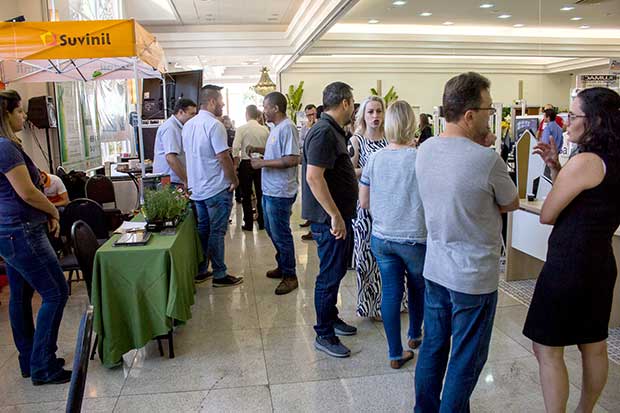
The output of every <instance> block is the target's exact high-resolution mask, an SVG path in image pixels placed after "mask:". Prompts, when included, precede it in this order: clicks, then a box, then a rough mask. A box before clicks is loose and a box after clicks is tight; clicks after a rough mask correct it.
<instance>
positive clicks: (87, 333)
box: [66, 306, 93, 413]
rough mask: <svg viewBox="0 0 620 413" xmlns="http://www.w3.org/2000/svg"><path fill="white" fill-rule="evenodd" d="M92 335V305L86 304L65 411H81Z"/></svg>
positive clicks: (72, 412) (79, 330) (74, 412)
mask: <svg viewBox="0 0 620 413" xmlns="http://www.w3.org/2000/svg"><path fill="white" fill-rule="evenodd" d="M92 335H93V306H88V309H86V311H85V312H84V315H83V316H82V320H81V321H80V328H79V329H78V336H77V342H76V343H75V356H74V358H73V370H72V372H71V384H70V386H69V397H68V399H67V409H66V412H67V413H78V412H80V411H82V400H83V399H84V387H85V386H86V376H87V375H88V360H89V355H90V340H91V337H92Z"/></svg>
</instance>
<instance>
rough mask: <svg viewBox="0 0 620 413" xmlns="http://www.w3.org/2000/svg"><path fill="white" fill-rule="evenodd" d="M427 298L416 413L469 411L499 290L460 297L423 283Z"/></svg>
mask: <svg viewBox="0 0 620 413" xmlns="http://www.w3.org/2000/svg"><path fill="white" fill-rule="evenodd" d="M425 299H426V301H425V305H426V307H425V309H424V341H423V343H422V347H421V349H420V356H419V358H418V364H417V366H416V370H415V395H416V405H415V412H417V413H434V412H441V413H448V412H450V413H461V412H469V411H470V410H469V398H470V396H471V394H472V392H473V391H474V387H475V386H476V382H477V381H478V376H480V372H481V371H482V368H483V367H484V363H485V362H486V360H487V356H488V354H489V343H490V341H491V331H492V329H493V319H494V318H495V307H496V305H497V291H495V292H492V293H490V294H480V295H472V294H463V293H459V292H456V291H452V290H449V289H447V288H445V287H442V286H441V285H439V284H437V283H434V282H432V281H429V280H426V293H425ZM450 336H452V350H450ZM448 356H450V360H449V361H448ZM446 367H447V370H448V372H447V374H446ZM444 375H445V377H446V381H445V383H444V385H443V394H442V397H441V401H440V400H439V395H440V394H441V384H442V381H443V379H444Z"/></svg>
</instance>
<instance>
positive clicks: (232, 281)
mask: <svg viewBox="0 0 620 413" xmlns="http://www.w3.org/2000/svg"><path fill="white" fill-rule="evenodd" d="M221 89H222V88H221V87H219V86H214V85H206V86H203V88H202V89H201V92H200V112H198V114H197V115H196V116H194V117H193V118H192V119H190V120H189V121H188V122H187V123H186V124H185V126H184V127H183V131H182V135H183V148H184V149H185V154H186V162H187V185H188V188H189V190H190V191H191V197H190V198H191V199H192V200H193V201H194V206H195V208H196V214H197V217H198V235H199V237H200V242H201V244H202V249H203V252H204V256H205V264H204V267H203V268H201V270H200V273H199V274H198V275H197V276H196V278H195V281H196V282H198V283H200V282H203V281H205V280H206V279H207V278H209V277H210V276H211V275H212V276H213V286H214V287H228V286H232V285H237V284H240V283H242V282H243V278H240V277H233V276H232V275H228V274H227V273H226V270H227V268H226V264H225V263H224V238H225V236H226V231H227V229H228V218H229V217H230V211H231V209H232V196H233V192H234V191H235V188H236V187H237V186H238V185H239V180H238V179H237V175H236V174H235V170H234V167H233V160H232V157H231V156H230V148H229V147H228V135H227V134H226V128H224V125H223V124H222V122H220V121H219V120H218V119H217V118H218V117H220V116H222V109H223V108H224V99H223V98H222V94H221V93H220V90H221ZM209 260H211V265H212V267H213V274H211V273H209V272H208V271H207V268H208V266H209Z"/></svg>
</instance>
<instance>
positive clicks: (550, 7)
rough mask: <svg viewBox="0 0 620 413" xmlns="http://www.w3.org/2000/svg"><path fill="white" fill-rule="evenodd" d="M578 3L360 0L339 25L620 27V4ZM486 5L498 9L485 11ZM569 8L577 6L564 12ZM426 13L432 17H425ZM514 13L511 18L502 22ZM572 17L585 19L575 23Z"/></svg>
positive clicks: (606, 0)
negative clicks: (400, 3)
mask: <svg viewBox="0 0 620 413" xmlns="http://www.w3.org/2000/svg"><path fill="white" fill-rule="evenodd" d="M575 2H576V0H488V1H487V0H408V1H407V4H405V5H404V6H394V5H393V4H392V0H360V2H359V3H358V4H357V5H356V6H355V7H353V9H352V10H351V11H350V12H349V13H348V14H347V15H346V16H345V18H343V19H341V20H340V22H339V23H367V22H368V20H369V19H377V20H379V21H380V23H379V24H428V25H442V24H443V23H444V22H446V21H450V22H453V23H454V24H455V25H468V26H470V25H475V26H506V27H511V26H512V25H513V24H525V25H526V26H545V27H549V26H551V27H563V28H578V27H579V26H581V25H589V26H591V27H592V28H599V29H619V28H620V1H618V0H596V1H592V0H587V3H588V4H574V3H575ZM482 3H491V4H494V5H495V6H494V7H492V8H489V9H481V8H480V5H481V4H482ZM566 5H572V6H574V7H575V9H574V10H571V11H561V10H560V8H561V7H563V6H566ZM422 12H430V13H432V16H429V17H422V16H420V15H419V14H420V13H422ZM501 14H510V15H512V17H510V18H508V19H499V18H498V17H497V16H499V15H501ZM571 17H582V18H583V20H580V21H571V20H570V18H571Z"/></svg>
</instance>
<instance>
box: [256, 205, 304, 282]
mask: <svg viewBox="0 0 620 413" xmlns="http://www.w3.org/2000/svg"><path fill="white" fill-rule="evenodd" d="M262 202H263V219H264V221H265V230H267V235H269V238H271V241H272V242H273V246H274V247H275V248H276V262H277V263H278V269H280V271H281V272H282V275H283V276H285V277H286V276H289V277H294V276H295V275H296V271H295V244H294V243H293V233H292V232H291V209H292V208H293V204H294V203H295V197H293V198H278V197H274V196H268V195H263V200H262Z"/></svg>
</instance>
